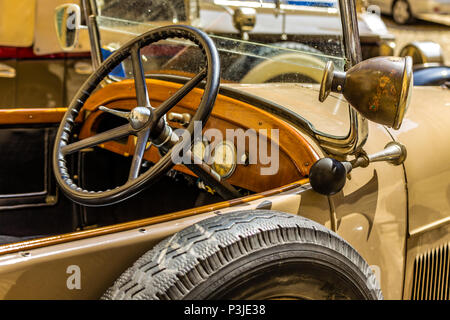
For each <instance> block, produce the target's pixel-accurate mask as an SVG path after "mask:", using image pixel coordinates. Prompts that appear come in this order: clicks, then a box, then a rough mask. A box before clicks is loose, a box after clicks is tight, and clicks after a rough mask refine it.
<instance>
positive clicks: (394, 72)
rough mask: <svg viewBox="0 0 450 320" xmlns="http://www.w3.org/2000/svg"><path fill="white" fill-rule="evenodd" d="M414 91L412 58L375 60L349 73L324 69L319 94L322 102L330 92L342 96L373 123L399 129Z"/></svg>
mask: <svg viewBox="0 0 450 320" xmlns="http://www.w3.org/2000/svg"><path fill="white" fill-rule="evenodd" d="M412 87H413V69H412V59H411V57H401V58H399V57H375V58H371V59H368V60H364V61H362V62H360V63H358V64H357V65H355V66H353V67H352V68H350V69H349V70H348V71H347V72H339V71H334V65H333V62H331V61H329V62H328V63H327V65H326V66H325V70H324V74H323V77H322V82H321V86H320V92H319V101H320V102H323V101H325V99H326V98H327V97H328V95H329V94H330V92H336V93H342V94H343V95H344V97H345V99H346V100H347V101H348V102H349V103H350V105H351V106H352V107H353V108H354V109H356V110H357V111H358V112H359V113H360V114H361V115H362V116H364V117H365V118H367V119H368V120H371V121H373V122H376V123H379V124H382V125H385V126H388V127H391V128H394V129H399V128H400V126H401V124H402V121H403V117H404V115H405V112H406V110H407V108H408V105H409V102H410V98H411V91H412Z"/></svg>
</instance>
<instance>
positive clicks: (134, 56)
mask: <svg viewBox="0 0 450 320" xmlns="http://www.w3.org/2000/svg"><path fill="white" fill-rule="evenodd" d="M131 64H132V66H133V76H134V86H135V89H136V99H137V104H138V107H147V108H150V107H151V106H150V100H149V98H148V92H147V84H146V83H145V73H144V67H143V66H142V59H141V49H140V47H139V45H138V43H137V44H136V45H135V46H134V47H133V48H132V49H131Z"/></svg>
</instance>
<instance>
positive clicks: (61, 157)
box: [53, 25, 220, 206]
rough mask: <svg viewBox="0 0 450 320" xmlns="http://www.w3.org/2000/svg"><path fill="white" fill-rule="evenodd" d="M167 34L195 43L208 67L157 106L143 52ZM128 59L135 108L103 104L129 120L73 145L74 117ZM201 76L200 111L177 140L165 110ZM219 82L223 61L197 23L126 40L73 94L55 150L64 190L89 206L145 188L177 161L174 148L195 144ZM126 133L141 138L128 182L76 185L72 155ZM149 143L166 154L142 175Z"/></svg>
mask: <svg viewBox="0 0 450 320" xmlns="http://www.w3.org/2000/svg"><path fill="white" fill-rule="evenodd" d="M168 38H183V39H188V40H191V41H192V42H194V43H195V44H196V45H197V46H198V47H199V48H200V49H201V52H202V55H203V59H204V64H205V67H204V68H203V69H202V71H200V72H199V73H198V74H197V75H196V76H194V77H193V78H192V79H191V80H189V81H188V82H187V83H186V84H185V85H183V86H182V87H181V88H180V89H178V90H177V91H176V92H175V93H174V94H172V96H171V97H170V98H169V99H167V100H166V101H164V102H163V103H161V104H160V105H159V106H158V108H153V107H152V106H151V105H150V100H149V97H148V92H147V84H146V81H145V74H144V69H143V67H142V61H141V53H140V50H141V48H143V47H145V46H147V45H149V44H152V43H155V42H157V41H160V40H165V39H168ZM128 57H131V62H132V66H133V76H134V84H135V90H136V99H137V107H135V108H133V109H132V110H131V112H123V111H119V110H112V109H108V108H106V107H103V106H102V107H100V110H102V111H106V112H110V113H112V114H114V115H116V116H119V117H123V118H126V119H127V120H128V124H125V125H122V126H120V127H117V128H114V129H110V130H108V131H105V132H102V133H99V134H96V135H94V136H91V137H88V138H86V139H83V140H79V141H76V142H72V143H70V138H71V134H72V129H73V126H74V123H75V119H76V117H77V115H78V114H79V112H80V110H81V108H82V107H83V106H84V104H85V102H86V101H87V99H88V98H89V97H90V95H91V93H92V92H93V91H94V89H95V88H96V87H97V85H98V84H99V83H100V82H101V81H102V80H103V79H104V78H105V77H106V76H107V75H108V74H109V73H110V72H111V71H112V70H113V69H114V68H115V67H116V66H117V65H119V64H120V63H121V62H122V61H123V60H125V59H126V58H128ZM203 79H205V89H204V91H203V95H202V98H201V101H200V103H199V105H198V108H197V111H196V113H195V115H194V116H193V117H192V120H191V122H190V124H189V126H188V127H187V128H186V133H187V134H186V138H185V139H183V137H182V138H179V137H178V136H177V135H176V134H175V133H174V132H173V130H172V129H171V128H170V127H169V125H168V124H167V122H166V120H165V114H166V113H168V112H169V111H170V109H171V108H172V107H173V106H175V105H176V104H177V103H178V102H179V101H180V100H181V99H182V98H183V97H185V96H186V95H187V94H188V93H189V92H190V91H191V90H192V89H193V88H195V87H196V86H197V85H198V84H199V83H200V82H201V81H202V80H203ZM219 83H220V61H219V54H218V52H217V49H216V47H215V45H214V42H213V41H212V40H211V39H210V38H209V37H208V36H207V35H206V34H205V33H204V32H203V31H200V30H198V29H196V28H194V27H190V26H183V25H173V26H165V27H160V28H155V29H153V30H150V31H148V32H146V33H144V34H142V35H140V36H138V37H136V38H134V39H132V40H130V41H129V42H127V43H126V44H124V45H123V46H122V47H120V48H119V49H118V50H117V51H115V52H114V53H113V54H111V55H110V56H109V57H108V58H107V59H106V60H105V61H103V63H102V64H101V65H100V66H99V67H98V68H97V70H96V71H95V72H94V73H93V74H91V75H90V76H89V78H88V79H87V80H86V81H85V83H84V84H83V86H82V87H81V88H80V90H78V92H77V93H76V95H75V96H74V97H73V99H72V102H71V103H70V105H69V107H68V108H67V111H66V113H65V115H64V118H63V119H62V121H61V124H60V126H59V129H58V132H57V134H56V141H55V146H54V149H53V171H54V173H55V177H56V181H57V182H58V185H59V186H60V188H61V190H62V191H63V192H64V193H65V194H66V195H67V196H68V197H69V198H70V199H72V200H73V201H75V202H77V203H80V204H83V205H86V206H101V205H108V204H114V203H117V202H120V201H123V200H126V199H128V198H129V197H131V196H133V195H136V194H137V193H138V192H140V191H142V190H143V188H144V187H147V186H149V185H150V184H151V183H153V182H154V181H156V180H157V179H158V178H159V177H160V176H161V175H162V174H164V173H165V172H167V171H168V170H169V169H170V168H171V167H172V166H173V165H174V163H173V161H172V157H171V155H172V152H174V154H177V153H176V152H177V150H178V151H180V150H185V146H188V145H191V144H192V142H193V139H194V136H193V132H194V125H195V123H200V124H201V126H202V128H203V126H204V124H205V123H206V121H207V119H208V117H209V115H210V113H211V110H212V108H213V106H214V102H215V100H216V97H217V93H218V90H219ZM128 135H135V136H136V137H137V140H136V148H135V150H134V154H133V159H132V163H131V168H130V172H129V176H128V180H127V182H126V183H124V184H123V185H121V186H118V187H117V188H114V189H112V190H106V191H89V190H84V189H82V188H80V187H78V186H77V185H76V184H75V182H74V181H73V179H72V178H71V175H70V173H69V170H68V168H67V159H66V157H67V156H68V155H70V154H72V153H75V152H78V151H79V150H81V149H84V148H89V147H93V146H96V145H99V144H101V143H103V142H106V141H110V140H115V139H119V138H123V137H126V136H128ZM148 141H150V142H152V143H153V144H154V145H155V146H158V148H159V151H160V153H161V154H162V155H163V157H161V159H160V160H159V161H158V162H157V163H156V164H155V165H154V166H152V167H151V168H150V169H148V170H147V171H145V172H143V173H141V172H140V170H141V164H142V161H143V157H144V152H145V150H146V146H147V143H148Z"/></svg>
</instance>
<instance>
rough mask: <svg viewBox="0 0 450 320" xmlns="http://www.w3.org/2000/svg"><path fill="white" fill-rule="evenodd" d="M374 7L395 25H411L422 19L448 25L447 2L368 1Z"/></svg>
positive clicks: (432, 0)
mask: <svg viewBox="0 0 450 320" xmlns="http://www.w3.org/2000/svg"><path fill="white" fill-rule="evenodd" d="M368 2H369V4H371V5H376V6H377V7H378V8H379V11H381V13H385V14H389V15H391V16H392V18H393V19H394V21H395V22H396V23H397V24H400V25H402V24H407V23H412V22H413V21H414V19H423V20H428V21H433V22H437V23H442V24H445V25H450V18H449V14H450V1H449V0H368Z"/></svg>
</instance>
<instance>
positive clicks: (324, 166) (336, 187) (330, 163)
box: [309, 158, 352, 196]
mask: <svg viewBox="0 0 450 320" xmlns="http://www.w3.org/2000/svg"><path fill="white" fill-rule="evenodd" d="M351 169H352V166H351V164H350V162H340V161H337V160H335V159H332V158H322V159H320V160H318V161H317V162H316V163H314V165H313V166H312V167H311V170H310V172H309V182H310V183H311V186H312V188H313V189H314V190H315V191H316V192H318V193H320V194H323V195H327V196H329V195H333V194H335V193H338V192H339V191H341V190H342V188H343V187H344V185H345V181H346V179H347V174H348V173H349V172H350V171H351Z"/></svg>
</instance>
